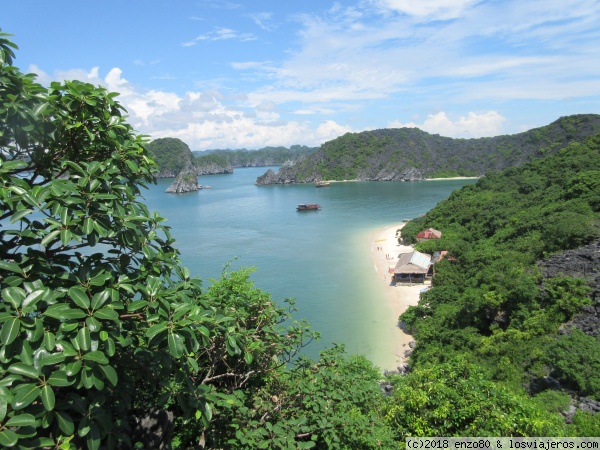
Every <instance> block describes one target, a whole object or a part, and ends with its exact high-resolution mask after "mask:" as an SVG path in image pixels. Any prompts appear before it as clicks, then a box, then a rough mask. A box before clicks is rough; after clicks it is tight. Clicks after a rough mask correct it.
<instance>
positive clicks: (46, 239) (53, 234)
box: [41, 230, 60, 247]
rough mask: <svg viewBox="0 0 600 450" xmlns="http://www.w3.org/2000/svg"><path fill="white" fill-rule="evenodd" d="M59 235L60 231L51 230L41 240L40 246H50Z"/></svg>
mask: <svg viewBox="0 0 600 450" xmlns="http://www.w3.org/2000/svg"><path fill="white" fill-rule="evenodd" d="M59 234H60V230H53V231H51V232H50V233H48V234H47V235H46V236H44V239H42V242H41V244H42V245H43V246H44V247H47V246H48V244H50V243H51V242H52V241H53V240H54V239H55V238H56V236H58V235H59Z"/></svg>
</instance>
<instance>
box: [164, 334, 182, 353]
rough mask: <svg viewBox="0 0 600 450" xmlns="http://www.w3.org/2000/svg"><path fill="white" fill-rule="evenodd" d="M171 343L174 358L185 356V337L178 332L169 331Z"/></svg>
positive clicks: (168, 339)
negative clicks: (182, 337)
mask: <svg viewBox="0 0 600 450" xmlns="http://www.w3.org/2000/svg"><path fill="white" fill-rule="evenodd" d="M167 341H168V343H169V352H170V353H171V355H173V357H174V358H177V359H179V358H181V357H182V356H183V351H184V347H183V339H181V336H179V335H178V334H176V333H169V336H168V338H167Z"/></svg>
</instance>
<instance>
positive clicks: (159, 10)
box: [0, 0, 600, 150]
mask: <svg viewBox="0 0 600 450" xmlns="http://www.w3.org/2000/svg"><path fill="white" fill-rule="evenodd" d="M0 5H1V7H0V28H1V29H2V31H3V32H5V33H10V34H12V35H13V37H12V38H11V39H12V40H13V42H14V43H15V44H17V45H18V46H19V50H17V52H16V59H15V65H16V66H17V67H19V69H20V70H21V71H22V72H28V73H30V72H32V73H36V74H37V75H38V81H39V82H40V83H42V84H44V85H48V84H49V83H50V82H51V81H55V80H59V81H60V80H65V79H78V80H81V81H87V82H90V83H93V84H95V85H102V86H105V87H106V88H107V89H108V90H109V91H111V92H113V91H114V92H119V93H120V96H119V97H118V99H119V101H120V102H121V103H122V104H123V106H124V107H125V108H126V109H127V111H128V116H129V118H128V120H129V123H130V124H131V125H132V126H133V127H134V129H135V130H137V131H138V132H140V133H143V134H146V135H149V136H150V138H151V139H156V138H163V137H176V138H179V139H181V140H182V141H184V142H185V143H186V144H188V146H189V147H190V148H191V149H192V150H206V149H217V148H220V149H223V148H231V149H239V148H247V149H255V148H262V147H266V146H286V147H289V146H291V145H307V146H318V145H320V144H322V143H323V142H326V141H329V140H331V139H334V138H336V137H338V136H340V135H343V134H345V133H347V132H361V131H366V130H374V129H381V128H399V127H418V128H420V129H422V130H424V131H427V132H429V133H436V134H440V135H442V136H449V137H456V138H472V137H482V136H496V135H501V134H513V133H519V132H522V131H526V130H529V129H531V128H535V127H539V126H544V125H547V124H549V123H551V122H553V121H554V120H556V119H558V118H559V117H561V116H566V115H570V114H584V113H595V114H598V113H600V0H569V1H565V0H490V1H486V0H340V1H331V0H302V1H292V0H252V1H250V0H186V1H184V0H103V1H102V2H97V1H74V0H52V1H48V0H19V1H14V0H13V1H11V0H0Z"/></svg>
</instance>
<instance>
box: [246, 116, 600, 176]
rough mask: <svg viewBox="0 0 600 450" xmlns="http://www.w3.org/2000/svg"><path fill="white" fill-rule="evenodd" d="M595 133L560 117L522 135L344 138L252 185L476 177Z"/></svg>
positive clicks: (590, 124) (401, 131) (408, 133)
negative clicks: (465, 137) (466, 137)
mask: <svg viewBox="0 0 600 450" xmlns="http://www.w3.org/2000/svg"><path fill="white" fill-rule="evenodd" d="M595 133H600V115H598V114H578V115H572V116H566V117H561V118H560V119H558V120H556V121H555V122H552V123H551V124H549V125H546V126H544V127H540V128H534V129H532V130H529V131H526V132H523V133H518V134H513V135H504V136H496V137H486V138H478V139H454V138H449V137H443V136H439V135H437V134H429V133H426V132H425V131H421V130H419V129H418V128H398V129H381V130H374V131H365V132H362V133H346V134H345V135H343V136H340V137H338V138H336V139H333V140H332V141H329V142H326V143H324V144H323V145H321V147H320V148H319V149H318V150H317V151H316V152H313V153H310V154H308V155H306V157H304V158H301V159H299V160H295V161H290V162H288V163H284V164H283V166H282V167H281V168H280V169H279V171H277V172H273V171H272V170H271V169H269V170H268V171H267V172H266V173H265V174H264V175H262V176H261V177H259V178H258V179H257V184H259V185H264V184H284V183H312V182H315V181H320V180H365V181H367V180H370V181H409V180H421V179H426V178H435V177H452V176H479V175H484V174H485V173H487V172H490V171H499V170H503V169H505V168H507V167H511V166H519V165H521V164H523V163H525V162H527V161H530V160H532V159H535V158H540V157H542V156H544V155H548V154H552V153H555V152H557V151H558V150H559V149H561V148H563V147H565V146H566V145H568V144H569V143H570V142H573V141H581V140H583V139H585V138H586V137H588V136H590V135H592V134H595Z"/></svg>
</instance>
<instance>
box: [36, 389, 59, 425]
mask: <svg viewBox="0 0 600 450" xmlns="http://www.w3.org/2000/svg"><path fill="white" fill-rule="evenodd" d="M42 403H43V404H44V409H45V410H46V411H52V410H53V409H54V404H55V403H56V399H55V397H54V391H53V390H52V387H50V386H48V385H45V386H44V387H43V388H42ZM32 417H33V416H32Z"/></svg>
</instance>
